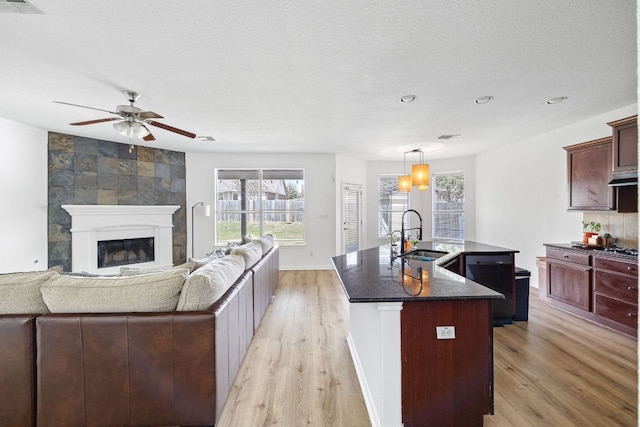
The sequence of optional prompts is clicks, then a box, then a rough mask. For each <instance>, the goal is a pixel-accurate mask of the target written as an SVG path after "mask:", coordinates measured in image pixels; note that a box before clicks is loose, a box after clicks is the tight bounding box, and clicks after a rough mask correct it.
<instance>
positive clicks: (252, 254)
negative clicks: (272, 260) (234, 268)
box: [231, 240, 262, 269]
mask: <svg viewBox="0 0 640 427" xmlns="http://www.w3.org/2000/svg"><path fill="white" fill-rule="evenodd" d="M231 253H232V254H233V255H240V256H242V258H244V268H247V269H248V268H251V267H253V265H254V264H255V263H256V262H258V261H260V258H262V245H261V244H260V242H258V241H257V240H256V241H253V242H250V243H246V244H244V245H242V246H240V247H237V248H235V249H234V250H232V251H231Z"/></svg>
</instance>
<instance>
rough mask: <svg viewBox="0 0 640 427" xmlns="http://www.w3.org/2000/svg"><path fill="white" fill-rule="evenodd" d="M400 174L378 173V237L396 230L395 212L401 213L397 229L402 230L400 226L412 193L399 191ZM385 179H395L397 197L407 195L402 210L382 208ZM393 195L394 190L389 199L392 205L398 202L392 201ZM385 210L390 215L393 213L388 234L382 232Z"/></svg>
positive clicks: (387, 235) (383, 236)
mask: <svg viewBox="0 0 640 427" xmlns="http://www.w3.org/2000/svg"><path fill="white" fill-rule="evenodd" d="M399 176H400V175H394V174H381V175H378V221H377V223H378V231H377V234H378V239H382V238H385V237H389V236H390V235H391V233H392V232H393V231H394V224H395V222H394V217H393V214H394V213H397V214H398V215H399V217H398V218H397V220H398V224H397V226H398V228H397V229H398V230H400V228H401V226H402V214H403V213H404V211H406V210H407V209H409V201H410V200H409V194H410V193H405V192H401V191H398V177H399ZM385 179H386V180H389V181H391V180H395V193H396V197H398V196H400V195H403V196H404V197H406V202H405V203H404V205H403V208H402V209H401V210H396V209H388V210H385V211H383V210H382V204H381V200H382V185H383V180H385ZM393 197H394V192H393V190H392V191H391V193H390V195H389V201H390V203H389V205H390V206H393V205H396V204H397V203H391V201H392V200H393ZM383 212H384V213H390V215H391V222H390V224H388V227H387V228H390V229H389V230H387V234H385V235H383V234H381V232H382V229H383V227H382V225H381V223H382V215H383Z"/></svg>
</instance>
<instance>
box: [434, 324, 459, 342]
mask: <svg viewBox="0 0 640 427" xmlns="http://www.w3.org/2000/svg"><path fill="white" fill-rule="evenodd" d="M436 338H438V339H439V340H454V339H456V327H455V326H436Z"/></svg>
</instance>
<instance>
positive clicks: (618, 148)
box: [607, 116, 638, 174]
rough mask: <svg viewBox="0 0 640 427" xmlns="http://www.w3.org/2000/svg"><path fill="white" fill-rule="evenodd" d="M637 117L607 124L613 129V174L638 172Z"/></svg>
mask: <svg viewBox="0 0 640 427" xmlns="http://www.w3.org/2000/svg"><path fill="white" fill-rule="evenodd" d="M637 118H638V116H632V117H627V118H625V119H621V120H616V121H615V122H611V123H607V124H608V125H609V126H611V127H612V128H613V173H614V174H619V173H629V172H637V171H638V122H637Z"/></svg>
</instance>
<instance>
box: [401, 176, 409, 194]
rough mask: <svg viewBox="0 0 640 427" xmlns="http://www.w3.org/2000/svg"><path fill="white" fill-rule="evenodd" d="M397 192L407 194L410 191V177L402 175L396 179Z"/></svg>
mask: <svg viewBox="0 0 640 427" xmlns="http://www.w3.org/2000/svg"><path fill="white" fill-rule="evenodd" d="M398 191H399V192H401V193H408V192H409V191H411V175H402V176H399V177H398Z"/></svg>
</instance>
